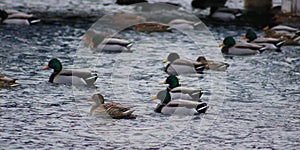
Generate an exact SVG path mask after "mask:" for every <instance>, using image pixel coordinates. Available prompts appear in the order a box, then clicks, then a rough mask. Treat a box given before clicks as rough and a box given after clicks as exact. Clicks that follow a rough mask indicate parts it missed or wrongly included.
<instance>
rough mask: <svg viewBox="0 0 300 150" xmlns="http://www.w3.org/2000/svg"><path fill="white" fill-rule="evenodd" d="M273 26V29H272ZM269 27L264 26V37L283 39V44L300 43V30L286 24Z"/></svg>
mask: <svg viewBox="0 0 300 150" xmlns="http://www.w3.org/2000/svg"><path fill="white" fill-rule="evenodd" d="M273 28H274V29H273ZM273 28H271V29H269V26H267V27H265V28H264V30H265V37H271V38H277V39H280V40H283V41H285V43H284V44H285V45H299V44H300V30H299V29H297V28H292V27H288V26H282V25H279V26H275V27H273Z"/></svg>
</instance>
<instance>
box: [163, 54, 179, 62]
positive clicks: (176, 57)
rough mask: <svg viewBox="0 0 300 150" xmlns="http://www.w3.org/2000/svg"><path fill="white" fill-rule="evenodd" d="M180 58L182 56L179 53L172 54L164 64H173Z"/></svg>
mask: <svg viewBox="0 0 300 150" xmlns="http://www.w3.org/2000/svg"><path fill="white" fill-rule="evenodd" d="M179 58H180V56H179V55H178V54H177V53H170V54H169V56H168V58H167V59H165V60H163V63H166V62H168V61H169V62H171V63H172V62H173V61H174V60H176V59H179Z"/></svg>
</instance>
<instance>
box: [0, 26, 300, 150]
mask: <svg viewBox="0 0 300 150" xmlns="http://www.w3.org/2000/svg"><path fill="white" fill-rule="evenodd" d="M90 26H91V25H90V24H88V23H86V24H85V23H83V24H73V25H71V24H69V25H36V26H30V27H27V26H25V27H24V26H5V25H1V26H0V39H1V45H0V51H1V53H0V58H1V59H0V61H1V63H0V64H1V65H0V67H1V73H3V74H7V75H9V76H11V77H13V78H17V79H19V80H18V82H19V83H20V84H21V86H19V87H17V88H14V89H1V90H0V131H1V132H0V133H1V134H0V149H49V148H50V149H71V148H75V149H85V148H90V149H101V148H102V149H103V148H119V149H121V148H125V149H129V148H131V149H133V148H136V149H141V148H162V149H176V148H177V149H188V148H191V149H300V145H299V143H300V140H299V139H300V136H299V135H300V108H299V102H300V87H299V84H300V83H299V82H300V80H299V78H300V57H299V56H300V47H299V46H285V47H283V48H282V52H281V53H278V52H270V51H266V52H264V53H262V54H258V55H255V56H247V57H233V58H223V57H222V55H221V53H220V48H218V47H217V45H218V43H220V42H221V41H222V40H223V38H224V37H225V36H228V35H231V36H235V37H236V39H238V38H240V37H241V36H242V34H244V31H245V30H246V29H248V27H235V26H226V27H220V26H209V28H208V29H209V30H210V31H211V32H212V35H213V37H212V36H211V35H210V33H207V32H206V31H204V30H200V31H198V30H197V31H187V32H186V33H182V32H180V31H174V32H172V33H150V34H147V33H138V32H135V31H131V30H127V31H122V32H120V33H119V35H120V36H122V37H124V38H126V39H128V40H130V41H133V42H134V45H133V47H132V50H134V52H133V53H121V54H105V53H97V52H93V51H91V50H90V49H87V48H84V47H83V45H82V43H81V42H80V36H82V35H83V34H84V33H85V32H86V30H87V29H88V28H89V27H90ZM202 29H203V28H202ZM205 29H206V28H205ZM257 32H258V33H259V34H263V33H262V31H257ZM195 35H197V36H196V37H195ZM212 38H215V40H214V39H212ZM170 52H178V53H179V54H180V55H181V56H183V57H186V58H191V59H196V58H197V57H198V56H199V55H205V56H206V57H208V58H213V59H215V60H219V61H225V62H227V63H229V64H230V67H229V68H228V70H227V71H226V72H214V71H207V72H206V73H205V74H201V75H183V76H179V78H180V81H181V84H182V85H184V86H189V87H194V88H202V89H203V90H204V91H205V94H204V96H203V101H205V102H207V103H208V104H209V106H210V108H209V109H208V111H207V113H206V114H204V115H200V116H164V115H160V114H157V113H155V112H154V111H153V109H154V108H155V106H156V103H157V102H153V101H149V98H150V97H151V96H152V95H154V94H156V92H157V91H159V90H162V89H164V88H165V86H163V85H159V84H158V83H159V82H160V81H162V80H164V79H165V78H166V77H167V75H166V74H165V73H164V71H163V64H162V63H161V61H162V60H163V59H164V58H166V56H167V55H168V53H170ZM53 57H56V58H59V59H60V60H61V61H62V63H63V66H64V67H65V68H85V69H89V70H94V71H96V72H97V73H98V76H99V79H98V80H97V82H96V85H97V87H98V88H96V89H95V88H87V87H72V86H68V85H56V84H51V83H49V82H48V78H49V76H50V74H51V72H50V71H42V70H41V68H42V67H43V66H44V65H47V63H48V61H49V60H50V59H51V58H53ZM97 92H100V93H102V94H103V95H104V96H105V98H106V99H107V101H115V102H121V103H124V104H127V105H131V106H134V109H135V110H136V111H135V114H137V115H138V117H137V119H136V120H113V119H109V118H99V117H94V116H89V115H88V112H89V109H90V107H91V105H92V104H91V103H87V102H86V101H85V99H87V98H89V97H90V96H91V95H92V94H94V93H97Z"/></svg>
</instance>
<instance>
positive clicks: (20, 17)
mask: <svg viewBox="0 0 300 150" xmlns="http://www.w3.org/2000/svg"><path fill="white" fill-rule="evenodd" d="M0 18H1V20H0V23H3V24H15V25H32V24H36V23H39V22H41V20H40V19H38V18H36V17H35V16H33V15H32V14H26V13H23V12H19V11H5V10H0Z"/></svg>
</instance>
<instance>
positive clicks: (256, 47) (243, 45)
mask: <svg viewBox="0 0 300 150" xmlns="http://www.w3.org/2000/svg"><path fill="white" fill-rule="evenodd" d="M235 47H236V48H247V49H251V50H259V49H261V48H263V46H260V45H256V44H252V43H242V42H238V43H236V44H235Z"/></svg>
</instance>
